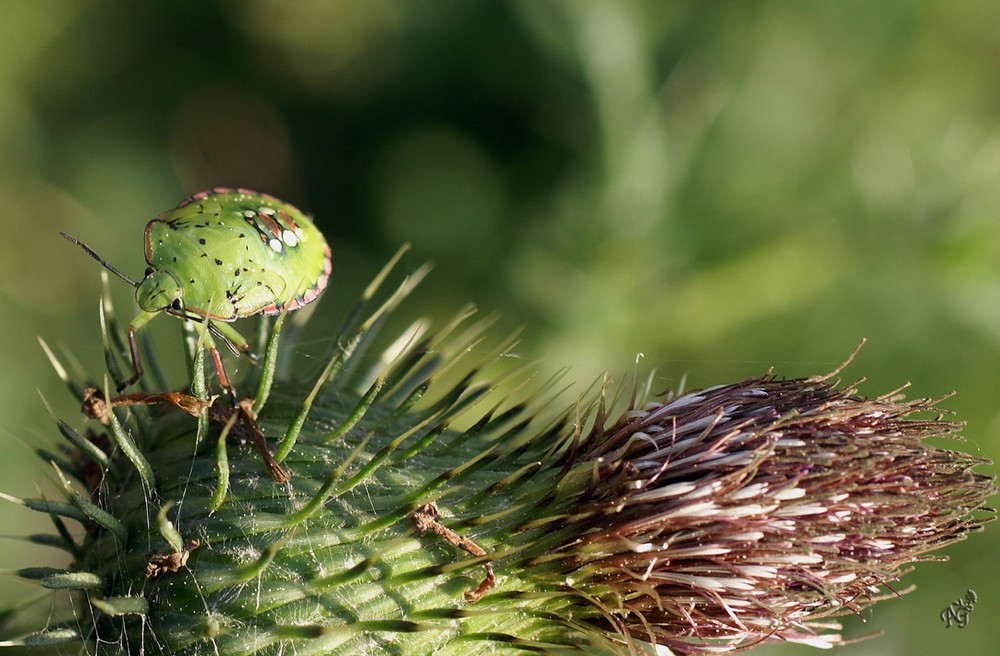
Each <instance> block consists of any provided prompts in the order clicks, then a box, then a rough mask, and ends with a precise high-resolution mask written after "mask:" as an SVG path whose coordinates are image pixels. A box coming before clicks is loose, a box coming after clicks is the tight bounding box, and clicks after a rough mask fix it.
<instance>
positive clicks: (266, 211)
mask: <svg viewBox="0 0 1000 656" xmlns="http://www.w3.org/2000/svg"><path fill="white" fill-rule="evenodd" d="M257 211H258V212H260V213H261V214H267V215H268V216H274V215H275V214H276V213H277V212H275V210H274V208H273V207H263V206H262V207H260V208H258V209H257Z"/></svg>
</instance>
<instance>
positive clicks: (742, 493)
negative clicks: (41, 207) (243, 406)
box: [0, 269, 994, 656]
mask: <svg viewBox="0 0 1000 656" xmlns="http://www.w3.org/2000/svg"><path fill="white" fill-rule="evenodd" d="M423 271H424V270H423V269H422V270H418V271H417V272H415V273H414V274H413V275H412V276H411V277H410V278H408V279H407V280H405V281H404V282H403V283H402V284H401V285H400V287H399V288H398V289H397V291H396V292H395V293H393V294H391V295H389V297H388V298H387V299H386V300H385V301H384V302H383V303H382V304H381V305H380V306H378V309H376V310H374V311H373V312H370V313H369V312H368V311H367V310H364V308H365V307H366V306H367V305H368V303H369V302H370V301H371V300H372V298H373V295H375V294H377V293H378V292H377V288H378V284H377V283H378V282H380V281H382V280H383V279H384V277H385V273H384V272H383V274H381V275H380V276H379V277H378V278H377V282H376V283H373V284H372V285H371V286H370V287H369V289H368V290H366V292H365V295H364V297H363V298H362V301H361V303H360V304H359V306H358V307H357V308H355V310H354V311H352V312H350V313H349V315H348V316H349V317H350V318H349V319H348V320H347V321H346V322H345V327H344V328H343V329H342V331H341V332H340V333H338V334H336V335H333V336H331V338H332V341H333V345H334V347H333V355H332V356H331V357H330V358H329V360H328V361H327V364H326V367H325V368H324V370H323V371H322V372H320V373H319V374H317V375H315V376H309V375H306V374H304V373H303V372H301V371H295V372H294V374H293V375H291V376H289V377H287V378H286V379H284V380H279V381H277V382H275V384H274V385H273V387H272V386H271V380H270V375H269V372H271V371H273V368H271V367H269V366H267V364H268V362H269V361H271V360H272V359H273V357H274V355H275V353H277V352H278V349H277V330H274V331H273V333H272V339H271V340H270V342H269V346H268V349H267V352H266V353H265V366H262V367H260V368H259V369H257V368H254V369H252V370H251V373H252V374H253V375H255V376H258V377H259V380H256V381H245V382H243V383H241V385H245V387H246V389H255V390H256V397H255V403H254V407H255V408H256V409H258V410H259V411H260V413H259V416H258V418H259V422H260V425H261V427H262V428H263V429H264V432H265V433H266V434H267V435H272V436H277V437H278V441H279V443H278V446H277V449H276V451H275V458H276V459H277V460H278V461H281V462H282V464H283V465H285V466H287V467H288V468H289V470H290V471H291V473H292V477H291V479H290V480H289V481H288V482H287V483H285V484H277V483H275V482H274V481H273V480H272V479H271V478H269V477H267V476H266V475H265V474H264V472H263V471H262V470H261V468H260V466H259V462H258V460H257V458H256V456H255V454H252V453H248V449H247V448H246V447H245V446H242V445H240V444H233V443H230V442H229V441H228V440H227V437H228V436H229V435H230V434H234V433H237V432H238V430H239V427H240V424H236V423H234V422H233V414H232V411H231V409H230V408H229V406H227V405H226V404H219V403H216V404H214V405H210V407H209V412H208V413H203V412H199V411H198V410H197V407H198V403H197V402H198V401H199V399H200V402H201V403H205V404H209V401H207V400H206V393H205V381H204V362H203V360H204V351H203V350H200V349H199V350H197V351H194V350H193V349H192V352H191V356H192V357H194V358H195V359H196V366H195V367H194V372H195V376H194V381H193V387H192V392H191V393H190V394H189V393H188V392H186V391H185V392H180V393H172V394H164V393H153V394H147V395H145V396H144V399H145V401H159V402H160V404H158V405H141V406H140V405H135V404H133V403H131V402H132V401H134V400H135V399H134V398H131V397H129V398H125V399H124V400H123V399H122V398H119V400H118V401H116V400H114V399H112V400H110V401H109V404H110V406H111V408H110V410H109V411H107V412H106V413H104V415H103V416H105V418H106V420H107V422H108V424H107V428H106V429H102V431H101V432H95V431H92V430H88V431H87V434H86V435H81V434H80V433H79V432H78V431H77V430H75V429H74V428H72V427H71V426H70V425H69V424H68V423H66V422H62V421H59V422H58V427H59V429H60V432H61V433H62V435H63V436H64V437H65V438H66V439H68V440H69V442H70V443H71V448H70V449H67V450H64V451H62V452H57V453H56V454H55V455H52V454H51V453H44V454H43V457H44V458H45V459H46V460H47V461H48V462H49V463H51V465H52V466H54V467H55V470H56V472H57V483H58V484H59V485H60V486H61V487H62V493H63V495H64V498H63V499H62V500H58V501H51V500H47V499H44V498H16V497H12V496H9V495H4V496H5V498H7V499H8V500H11V501H14V502H16V503H20V504H22V505H24V506H27V507H29V508H31V509H34V510H37V511H40V512H43V513H46V514H47V515H49V516H50V517H51V518H52V519H53V521H54V522H55V523H56V527H57V531H56V534H55V535H53V536H48V537H46V539H45V543H46V544H50V545H56V546H59V547H61V548H62V549H64V550H65V551H66V552H67V553H68V554H69V559H70V560H71V563H70V564H69V566H68V567H66V568H65V569H54V568H33V569H25V570H21V571H20V572H19V574H20V575H21V576H22V577H23V578H26V579H32V580H34V581H37V582H38V583H40V584H41V585H42V586H44V587H46V588H49V589H50V590H54V591H55V592H54V593H53V595H54V599H61V600H63V601H68V602H69V603H53V608H54V610H52V612H50V613H49V615H48V616H47V617H45V618H42V619H41V620H40V622H38V623H36V624H34V625H33V626H34V628H35V629H36V630H34V631H31V630H29V629H28V628H25V630H24V631H23V632H21V633H20V635H21V637H20V638H19V639H17V640H11V641H10V642H7V643H4V644H25V645H34V646H39V645H63V646H62V647H61V649H62V650H66V649H68V648H72V649H75V650H77V651H78V652H79V653H92V654H99V655H108V656H111V655H114V656H122V655H123V654H135V655H160V654H163V655H168V654H169V655H186V656H195V655H196V656H202V655H203V656H248V655H250V654H262V655H278V654H296V655H297V656H304V655H313V654H316V655H318V654H324V655H325V654H330V655H333V654H344V655H352V656H353V655H356V654H384V653H388V654H398V655H400V656H406V655H417V654H444V655H449V654H450V655H455V656H475V655H478V654H482V655H487V654H490V655H492V654H497V653H524V652H526V651H527V652H543V653H550V654H569V653H586V654H590V655H591V656H596V655H598V654H602V655H610V654H617V655H622V654H645V655H651V654H653V653H658V652H656V648H654V647H653V644H657V645H660V646H667V647H670V648H672V649H675V650H676V651H678V652H682V653H719V652H723V651H731V650H739V649H746V648H749V647H751V646H753V645H756V644H759V643H761V642H765V641H795V642H805V643H810V644H816V645H823V646H829V645H831V644H836V643H838V642H841V636H840V634H839V632H838V630H837V629H838V627H837V625H836V624H835V623H832V622H831V621H830V618H831V617H835V616H838V615H843V614H848V613H856V612H859V611H860V610H861V609H864V608H865V607H867V606H869V605H871V604H873V603H875V601H877V600H878V599H879V598H880V594H879V589H880V586H888V585H890V584H892V582H893V581H895V580H896V579H898V578H899V577H900V576H901V575H902V574H904V573H905V572H906V571H908V569H909V564H910V563H912V562H915V561H917V560H921V559H926V556H925V555H921V554H926V552H929V551H933V550H935V549H938V548H940V547H941V546H943V545H946V544H949V543H951V542H953V541H955V540H958V539H961V538H963V537H964V536H965V535H966V534H967V533H968V532H970V531H972V530H975V529H977V528H979V526H980V525H981V524H982V522H983V521H986V519H988V518H989V517H990V516H991V514H990V513H989V512H988V511H986V512H985V513H983V512H982V511H984V508H983V506H982V503H983V500H984V499H985V498H986V497H987V496H989V495H990V494H992V493H993V491H994V489H993V484H992V481H991V479H990V478H989V477H986V476H983V475H980V474H976V473H975V472H974V471H973V468H974V467H975V466H977V465H980V464H983V462H984V461H982V460H980V459H976V458H972V457H969V456H966V455H965V454H962V453H959V452H955V451H947V450H943V449H937V448H934V447H933V446H930V445H927V444H925V443H924V441H923V438H925V437H929V436H946V435H949V434H952V433H953V432H954V431H956V430H957V428H958V425H957V424H956V423H954V422H947V421H942V420H941V419H940V417H936V418H935V417H934V416H933V414H932V415H931V416H930V417H929V418H926V413H927V412H928V411H929V412H931V413H934V412H935V403H934V402H932V401H928V400H917V401H911V402H902V401H901V400H899V398H898V395H892V396H886V397H880V398H875V399H865V398H863V397H859V396H857V395H856V393H855V391H854V390H853V388H850V387H848V388H840V387H838V386H837V385H836V384H834V383H832V382H830V381H829V380H828V378H802V379H793V380H787V381H779V380H775V379H774V378H773V377H772V376H771V375H770V374H768V375H764V376H760V377H756V378H751V379H748V380H745V381H740V382H737V383H733V384H731V385H723V386H719V387H715V388H711V389H707V390H701V391H693V392H688V393H685V394H682V395H675V394H672V393H671V394H666V395H663V396H661V397H660V398H657V399H654V400H648V399H647V396H648V390H645V389H643V388H644V387H648V386H641V385H623V386H622V387H621V389H622V391H623V394H622V395H621V396H620V397H619V396H615V395H609V394H606V393H605V388H604V387H601V388H600V389H599V390H597V391H596V392H585V393H584V394H583V395H582V396H581V398H580V400H579V402H577V403H575V404H570V406H569V407H568V408H567V407H565V405H564V404H563V403H562V402H560V401H559V399H560V398H561V390H560V389H557V388H558V387H560V386H558V385H555V384H554V383H555V382H556V381H555V380H550V381H539V382H537V383H536V382H533V381H532V380H531V378H530V376H529V375H528V374H527V373H526V370H525V369H523V368H511V367H510V365H509V363H511V362H515V363H516V362H518V360H517V359H516V358H511V357H509V356H510V355H512V353H511V349H512V348H513V344H514V342H513V341H510V342H506V343H501V344H500V345H499V346H498V347H496V348H492V347H487V346H485V345H484V344H485V342H484V337H483V331H484V329H485V325H484V324H483V323H478V324H473V325H469V319H470V315H471V312H470V311H463V312H461V313H459V314H458V315H457V316H456V317H455V318H454V320H453V321H451V322H449V323H447V324H446V325H445V326H444V327H443V328H441V329H440V330H438V331H437V332H428V331H426V330H425V329H424V325H423V324H422V323H418V324H415V325H414V327H413V328H412V329H410V330H407V331H405V332H404V333H403V335H401V336H400V337H399V338H398V339H397V340H395V341H394V342H393V343H392V345H391V346H390V347H389V348H387V349H386V350H384V351H382V353H381V355H376V356H375V357H367V356H366V355H365V353H366V352H368V351H369V350H370V349H369V348H368V347H370V346H371V345H372V342H373V339H374V335H375V333H376V332H377V331H376V330H375V329H376V328H378V327H379V326H382V325H383V324H384V323H385V319H386V317H387V315H388V313H389V312H390V311H392V310H393V309H394V308H395V307H396V305H397V304H398V303H399V302H400V301H401V300H402V299H403V298H404V297H405V296H406V295H407V293H408V292H409V290H410V289H411V288H412V286H413V285H414V284H415V283H416V281H418V280H419V279H420V278H421V277H422V275H423ZM105 316H106V320H107V323H108V325H109V326H111V325H113V324H114V321H113V318H112V317H111V316H110V313H107V312H106V313H105ZM278 321H279V322H280V321H281V319H280V318H279V320H278ZM109 330H111V329H110V328H109ZM111 334H112V335H114V331H113V330H112V331H111ZM190 341H191V342H192V343H194V340H190ZM108 342H109V343H115V340H114V339H109V340H108ZM119 343H120V344H121V346H119V347H117V348H115V352H114V353H112V354H111V358H110V359H111V360H112V361H114V360H116V359H123V358H124V357H126V355H125V351H124V348H123V347H124V341H123V340H122V341H120V342H119ZM375 352H377V351H375ZM56 364H57V367H56V368H57V371H59V372H60V374H61V375H63V377H64V379H65V380H66V382H67V384H68V385H69V387H70V389H72V390H73V391H74V393H75V394H76V395H77V396H78V397H80V396H82V395H83V390H82V389H80V386H79V385H77V384H76V382H75V381H73V380H72V379H70V378H69V377H68V376H66V375H65V373H63V372H64V371H65V370H64V369H63V367H62V366H61V365H59V364H58V363H56ZM504 367H507V368H506V369H504ZM498 368H499V369H500V370H501V371H502V373H501V374H500V377H499V378H496V377H495V376H494V377H490V376H489V375H488V372H493V371H496V370H497V369H498ZM304 380H310V383H309V384H304V383H303V381H304ZM194 397H198V398H194ZM192 398H194V401H195V402H194V403H188V401H190V400H191V399H192ZM180 401H183V402H180ZM175 406H176V407H175ZM177 407H184V408H187V409H189V410H191V413H192V414H193V415H195V416H196V417H197V419H195V418H193V417H191V416H189V415H188V414H184V413H182V412H180V411H179V410H178V409H177ZM554 407H555V408H557V410H553V408H554ZM913 413H925V418H920V417H919V416H918V417H917V418H910V415H911V414H913ZM845 463H848V466H845ZM977 514H979V515H982V514H985V515H986V517H982V516H979V517H977ZM75 525H80V526H82V530H80V529H79V528H77V527H76V526H75ZM883 589H884V588H883ZM62 595H65V596H62ZM60 609H61V610H62V612H59V610H60ZM46 610H48V609H46ZM42 623H44V626H45V629H44V630H37V628H38V626H40V625H42ZM0 630H3V627H0ZM8 635H18V634H17V633H14V632H13V630H9V631H8ZM67 644H69V645H71V647H66V646H65V645H67Z"/></svg>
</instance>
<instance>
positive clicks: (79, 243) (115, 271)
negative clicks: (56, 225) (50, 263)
mask: <svg viewBox="0 0 1000 656" xmlns="http://www.w3.org/2000/svg"><path fill="white" fill-rule="evenodd" d="M59 234H60V235H62V236H63V237H64V238H65V239H66V241H68V242H71V243H73V244H76V245H77V246H79V247H80V248H82V249H83V250H85V251H87V255H90V257H92V258H94V259H95V260H97V261H98V262H100V263H101V266H102V267H104V268H105V269H107V270H108V271H110V272H111V273H113V274H115V275H116V276H118V277H119V278H121V279H122V280H124V281H125V282H127V283H128V284H130V285H132V286H133V287H138V286H139V283H137V282H136V281H134V280H132V279H131V278H129V277H128V276H126V275H125V274H124V273H122V272H121V271H119V270H118V269H116V268H114V267H113V266H111V264H109V263H108V261H107V260H105V259H104V258H103V257H101V256H100V255H98V254H97V253H95V252H94V249H92V248H91V247H90V246H87V245H86V244H85V243H83V242H82V241H80V240H79V239H77V238H76V237H74V236H73V235H68V234H66V233H65V232H63V231H61V230H60V231H59Z"/></svg>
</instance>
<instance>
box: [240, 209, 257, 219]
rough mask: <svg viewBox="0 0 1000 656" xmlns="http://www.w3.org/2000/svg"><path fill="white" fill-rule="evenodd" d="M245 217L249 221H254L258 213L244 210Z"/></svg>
mask: <svg viewBox="0 0 1000 656" xmlns="http://www.w3.org/2000/svg"><path fill="white" fill-rule="evenodd" d="M243 216H245V217H247V218H248V219H252V218H254V217H255V216H257V213H256V212H254V211H253V210H243Z"/></svg>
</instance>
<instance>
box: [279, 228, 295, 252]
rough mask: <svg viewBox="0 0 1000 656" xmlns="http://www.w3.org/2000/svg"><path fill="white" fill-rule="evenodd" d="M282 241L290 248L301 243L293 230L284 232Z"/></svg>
mask: <svg viewBox="0 0 1000 656" xmlns="http://www.w3.org/2000/svg"><path fill="white" fill-rule="evenodd" d="M281 239H282V240H283V241H284V242H285V245H287V246H288V247H290V248H291V247H294V246H295V245H296V244H297V243H299V238H298V236H297V235H296V234H295V233H294V232H292V231H291V230H285V231H284V232H282V233H281Z"/></svg>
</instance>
